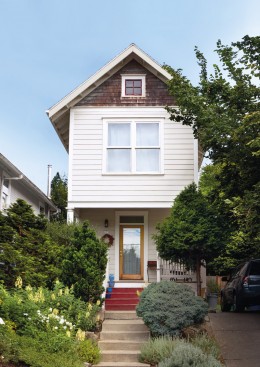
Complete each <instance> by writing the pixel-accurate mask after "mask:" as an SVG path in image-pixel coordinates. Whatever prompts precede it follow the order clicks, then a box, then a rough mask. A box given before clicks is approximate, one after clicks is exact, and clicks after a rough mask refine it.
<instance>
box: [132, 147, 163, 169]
mask: <svg viewBox="0 0 260 367" xmlns="http://www.w3.org/2000/svg"><path fill="white" fill-rule="evenodd" d="M159 159H160V154H159V149H136V171H137V172H159V170H160V162H159Z"/></svg>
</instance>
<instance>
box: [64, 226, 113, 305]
mask: <svg viewBox="0 0 260 367" xmlns="http://www.w3.org/2000/svg"><path fill="white" fill-rule="evenodd" d="M106 264H107V245H106V244H105V243H104V242H102V241H100V240H99V239H98V238H97V237H96V234H95V231H94V230H93V229H91V228H90V226H89V223H88V222H84V223H83V225H82V226H77V227H76V228H75V232H74V238H73V240H72V243H71V246H70V247H69V248H67V250H66V253H65V256H64V260H63V262H62V277H61V279H62V281H63V282H64V284H66V285H68V286H69V287H70V286H73V287H74V292H75V296H76V297H79V298H81V299H82V300H84V301H87V302H88V301H92V302H95V301H96V300H97V299H99V298H100V296H101V294H102V292H103V281H104V279H105V272H106Z"/></svg>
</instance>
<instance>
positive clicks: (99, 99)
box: [77, 60, 175, 107]
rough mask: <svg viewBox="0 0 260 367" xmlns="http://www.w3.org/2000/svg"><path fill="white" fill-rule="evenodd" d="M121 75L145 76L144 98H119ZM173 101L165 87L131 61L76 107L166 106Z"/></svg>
mask: <svg viewBox="0 0 260 367" xmlns="http://www.w3.org/2000/svg"><path fill="white" fill-rule="evenodd" d="M121 74H145V75H146V96H145V97H121ZM174 104H175V101H174V99H173V97H171V96H170V95H169V93H168V89H167V85H166V84H165V83H164V82H162V81H161V80H160V79H159V78H157V77H156V76H155V75H154V74H152V73H151V72H150V71H148V70H147V69H146V68H144V67H143V66H142V65H140V64H139V63H138V62H137V61H135V60H132V61H131V62H129V63H128V64H127V65H125V66H124V67H123V68H122V69H120V70H119V71H118V72H117V73H115V74H114V75H113V76H112V77H110V78H109V79H108V80H106V81H105V82H104V83H103V84H101V85H100V86H99V87H97V88H96V89H95V90H94V91H93V92H91V93H90V94H89V95H88V96H86V97H85V98H83V99H82V100H81V101H80V102H79V103H78V104H77V106H96V107H97V106H103V107H104V106H111V107H112V106H114V107H115V106H122V107H124V106H127V107H129V106H166V105H174Z"/></svg>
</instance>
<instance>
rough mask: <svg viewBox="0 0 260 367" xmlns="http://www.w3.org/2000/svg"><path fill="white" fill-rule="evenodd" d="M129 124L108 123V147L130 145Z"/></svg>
mask: <svg viewBox="0 0 260 367" xmlns="http://www.w3.org/2000/svg"><path fill="white" fill-rule="evenodd" d="M130 144H131V143H130V124H129V123H126V124H116V123H115V124H113V123H110V124H109V125H108V146H109V147H118V146H121V147H129V146H130Z"/></svg>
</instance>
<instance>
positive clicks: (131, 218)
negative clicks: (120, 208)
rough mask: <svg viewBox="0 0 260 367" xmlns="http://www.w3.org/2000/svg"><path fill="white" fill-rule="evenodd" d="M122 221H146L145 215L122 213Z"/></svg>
mask: <svg viewBox="0 0 260 367" xmlns="http://www.w3.org/2000/svg"><path fill="white" fill-rule="evenodd" d="M120 223H124V224H125V223H138V224H139V223H144V217H143V216H139V215H136V216H128V215H122V216H120Z"/></svg>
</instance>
